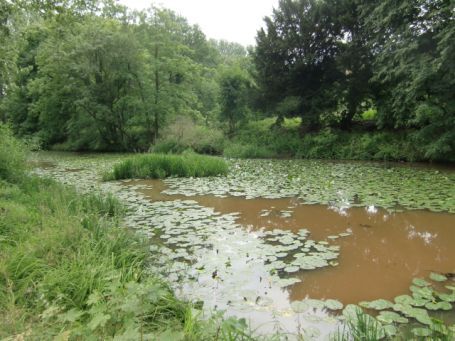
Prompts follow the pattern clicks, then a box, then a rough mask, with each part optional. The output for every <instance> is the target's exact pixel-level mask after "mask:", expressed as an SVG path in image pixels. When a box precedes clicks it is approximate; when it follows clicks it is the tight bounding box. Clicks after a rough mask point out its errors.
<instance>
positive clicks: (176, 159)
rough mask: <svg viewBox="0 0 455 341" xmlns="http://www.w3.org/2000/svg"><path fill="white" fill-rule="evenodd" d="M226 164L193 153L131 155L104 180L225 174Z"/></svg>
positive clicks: (222, 161)
mask: <svg viewBox="0 0 455 341" xmlns="http://www.w3.org/2000/svg"><path fill="white" fill-rule="evenodd" d="M227 172H228V166H227V164H226V162H225V161H224V160H223V159H220V158H216V157H211V156H203V155H198V154H194V153H184V154H182V155H168V154H144V155H138V156H133V157H131V158H128V159H127V160H125V161H123V162H121V163H119V164H117V165H115V166H114V169H113V171H112V172H110V173H108V174H105V176H104V179H105V180H119V179H132V178H145V179H163V178H166V177H170V176H175V177H207V176H218V175H225V174H227Z"/></svg>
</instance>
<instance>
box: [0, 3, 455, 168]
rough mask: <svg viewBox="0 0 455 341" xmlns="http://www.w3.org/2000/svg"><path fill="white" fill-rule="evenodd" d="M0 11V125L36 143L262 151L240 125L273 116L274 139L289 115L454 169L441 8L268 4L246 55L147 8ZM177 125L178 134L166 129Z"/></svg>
mask: <svg viewBox="0 0 455 341" xmlns="http://www.w3.org/2000/svg"><path fill="white" fill-rule="evenodd" d="M0 6H1V7H0V119H1V120H2V121H8V122H9V123H10V124H11V125H12V127H13V130H14V132H15V133H16V134H18V135H20V136H27V137H29V138H33V139H34V140H36V141H39V142H40V143H41V144H42V146H43V147H45V148H53V149H61V150H93V151H122V150H123V151H125V150H128V151H145V150H149V149H150V148H155V149H157V150H160V151H170V152H180V151H182V150H185V149H187V148H188V147H189V148H193V149H195V150H197V151H198V152H202V153H210V154H221V153H222V152H223V150H224V149H226V150H227V154H228V155H232V154H237V155H241V154H243V155H246V154H249V153H247V152H237V153H236V152H235V151H240V150H243V151H247V150H248V149H250V150H255V149H257V148H259V149H263V150H262V151H261V150H258V152H257V155H258V156H259V155H270V154H271V153H268V152H267V153H266V152H264V150H265V151H267V150H270V149H271V148H272V146H269V145H260V146H257V145H255V141H245V139H244V138H240V139H237V136H238V133H239V131H240V130H242V128H243V127H245V126H247V125H248V124H249V123H251V122H254V121H257V120H260V119H263V118H266V117H274V118H276V123H275V124H274V125H272V126H271V129H272V131H271V133H272V134H276V136H277V137H278V136H280V130H279V129H275V128H276V127H278V128H279V127H280V126H281V125H282V124H283V122H284V119H285V118H292V117H299V118H301V121H300V122H301V123H300V129H299V135H298V138H300V139H301V140H302V141H303V140H305V139H308V138H309V137H308V136H316V135H317V136H318V135H320V134H322V135H324V134H326V133H325V132H326V131H327V129H330V130H331V131H334V132H335V134H341V135H343V134H344V132H350V131H352V130H354V131H360V132H362V133H363V134H365V135H370V134H373V133H374V134H376V133H384V134H386V135H387V134H390V135H391V136H402V135H405V136H406V141H407V143H409V144H413V145H415V149H416V150H418V153H414V154H413V155H405V157H404V158H403V157H398V158H393V159H404V160H436V161H455V113H454V108H455V98H454V92H453V89H454V79H455V71H454V70H455V63H453V55H454V53H455V51H454V45H453V40H454V35H455V25H454V15H453V9H452V6H451V2H450V1H447V0H434V1H428V0H416V1H409V0H385V1H379V0H374V1H365V0H318V1H316V0H281V1H280V2H279V4H278V6H277V8H276V9H275V10H274V12H273V14H272V15H271V16H270V17H267V18H266V19H265V27H264V28H262V29H260V30H259V31H258V34H257V45H256V46H255V47H249V48H248V49H245V48H244V47H243V46H241V45H239V44H236V43H229V42H225V41H215V40H209V39H207V38H206V37H205V35H204V34H203V33H202V32H201V30H200V29H199V28H198V27H197V26H192V25H190V24H188V23H187V21H186V20H185V19H184V18H182V17H180V16H178V15H176V14H175V13H174V12H172V11H170V10H166V9H162V8H158V7H151V8H149V9H148V10H144V11H132V10H129V9H128V8H126V7H123V6H121V5H118V4H117V3H116V2H115V1H114V2H113V1H108V0H105V1H104V0H84V1H64V2H61V3H56V2H43V1H14V2H8V1H7V2H2V4H1V5H0ZM372 112H374V113H375V114H374V115H366V114H365V113H372ZM182 118H183V120H187V122H190V123H189V124H188V126H189V127H190V130H191V131H192V133H191V134H189V135H191V136H192V138H191V139H182V138H181V136H180V135H178V134H176V133H175V132H176V131H175V129H174V128H173V127H175V126H176V125H179V122H182ZM176 122H177V123H176ZM194 126H195V127H197V128H194ZM195 131H197V134H196V135H195V134H193V132H195ZM206 132H209V133H207V134H206ZM210 132H215V133H214V134H211V133H210ZM219 132H223V135H224V136H223V137H222V138H219V134H218V133H219ZM205 135H208V136H209V135H210V136H209V138H195V136H199V137H200V136H205ZM187 136H188V134H187ZM350 138H352V139H355V138H356V135H355V134H353V135H352V134H351V135H350ZM199 139H201V140H204V143H201V144H199V143H197V141H198V140H199ZM232 139H233V140H234V141H235V142H232V141H230V140H232ZM222 140H225V141H222ZM395 140H397V139H393V141H395ZM283 143H284V142H283ZM301 143H302V142H301ZM240 144H242V145H240ZM320 148H325V147H324V146H322V145H321V146H320ZM359 148H361V147H359ZM392 148H395V149H400V145H396V144H394V145H393V146H392ZM272 149H273V148H272ZM232 151H234V153H232ZM324 153H326V152H324ZM324 153H323V154H324ZM332 154H334V155H337V154H339V153H336V152H335V151H332ZM366 154H368V153H366ZM299 155H300V156H302V157H307V156H308V157H310V156H311V157H324V156H323V155H321V153H310V152H309V151H305V150H303V151H302V152H301V153H299ZM341 155H345V154H343V153H341ZM277 156H282V155H277ZM346 157H348V158H349V156H346Z"/></svg>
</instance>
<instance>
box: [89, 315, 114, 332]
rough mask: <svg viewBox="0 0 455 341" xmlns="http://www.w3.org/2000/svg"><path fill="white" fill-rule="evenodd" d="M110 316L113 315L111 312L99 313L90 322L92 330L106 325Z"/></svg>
mask: <svg viewBox="0 0 455 341" xmlns="http://www.w3.org/2000/svg"><path fill="white" fill-rule="evenodd" d="M110 318H111V315H109V314H103V313H101V312H100V313H97V314H96V315H95V316H94V317H93V318H92V319H91V321H90V322H89V324H88V327H89V328H90V330H92V331H94V330H96V329H97V328H98V327H104V326H105V325H106V322H107V321H109V320H110Z"/></svg>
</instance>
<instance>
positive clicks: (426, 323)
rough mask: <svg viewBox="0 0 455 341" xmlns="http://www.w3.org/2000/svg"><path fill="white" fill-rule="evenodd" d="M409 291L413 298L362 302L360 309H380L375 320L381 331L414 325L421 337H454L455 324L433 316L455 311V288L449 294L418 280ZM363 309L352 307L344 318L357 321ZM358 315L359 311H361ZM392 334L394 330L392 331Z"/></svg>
mask: <svg viewBox="0 0 455 341" xmlns="http://www.w3.org/2000/svg"><path fill="white" fill-rule="evenodd" d="M436 275H437V274H435V273H431V274H430V276H429V277H430V279H432V280H435V281H438V282H443V281H447V280H448V279H447V278H446V279H445V280H443V279H442V277H440V275H438V276H436ZM412 284H413V285H411V286H410V287H409V289H410V291H411V293H412V296H411V295H400V296H397V297H395V299H394V302H395V303H392V302H390V301H387V300H382V299H379V300H375V301H371V302H360V304H359V305H360V306H362V307H364V308H366V309H370V310H371V309H374V310H378V311H379V314H378V315H377V316H376V317H373V316H370V318H372V319H375V320H376V321H377V322H378V323H379V324H378V325H377V326H378V327H379V328H381V329H384V328H387V326H388V325H392V324H393V325H395V326H396V325H405V327H404V328H406V326H407V325H408V324H410V326H411V332H412V334H413V335H414V336H417V337H428V336H432V337H434V339H440V338H442V339H447V340H449V339H450V337H453V336H454V332H455V325H453V326H446V325H444V323H443V322H442V321H440V320H439V319H436V318H434V317H433V316H432V315H431V313H432V312H436V311H449V310H452V309H453V306H452V304H451V303H450V302H455V288H454V287H452V286H449V285H448V286H446V289H447V291H446V292H440V291H438V290H436V289H435V288H433V287H432V286H431V283H430V282H428V281H427V280H425V279H422V278H415V279H413V281H412ZM357 309H360V308H358V307H356V306H352V305H349V306H347V307H346V308H345V309H344V311H343V315H344V316H345V318H346V319H347V320H352V319H355V318H356V311H357ZM357 313H358V311H357ZM389 331H390V330H389ZM381 334H382V335H390V334H389V333H388V331H387V330H386V329H384V330H383V331H382V332H381Z"/></svg>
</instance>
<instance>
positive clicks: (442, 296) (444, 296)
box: [437, 292, 455, 302]
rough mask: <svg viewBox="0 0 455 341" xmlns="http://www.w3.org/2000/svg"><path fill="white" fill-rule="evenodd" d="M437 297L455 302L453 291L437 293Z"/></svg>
mask: <svg viewBox="0 0 455 341" xmlns="http://www.w3.org/2000/svg"><path fill="white" fill-rule="evenodd" d="M437 295H438V297H439V298H440V299H441V300H443V301H445V302H455V292H453V293H451V294H444V293H438V294H437Z"/></svg>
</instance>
